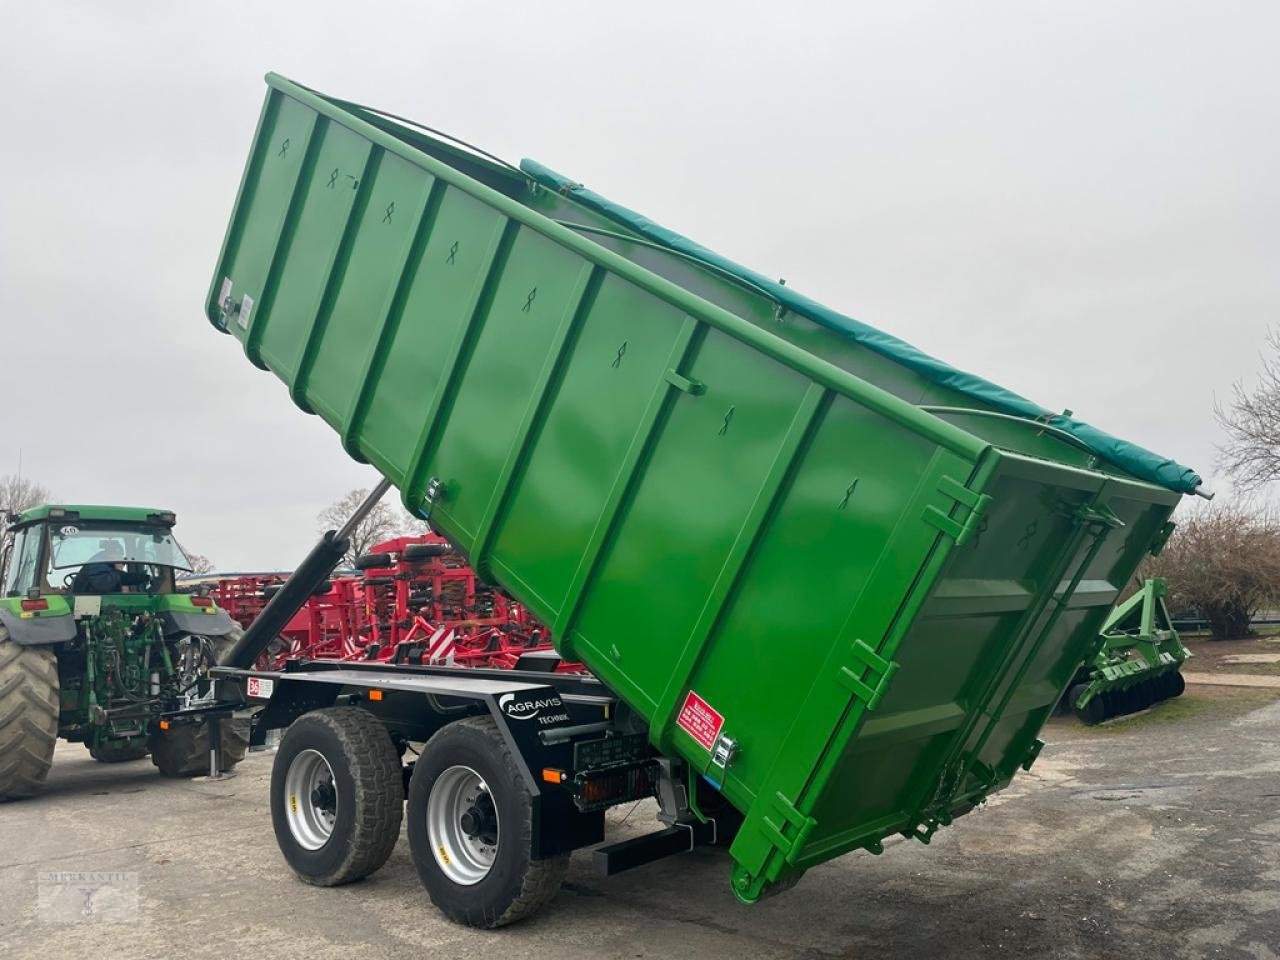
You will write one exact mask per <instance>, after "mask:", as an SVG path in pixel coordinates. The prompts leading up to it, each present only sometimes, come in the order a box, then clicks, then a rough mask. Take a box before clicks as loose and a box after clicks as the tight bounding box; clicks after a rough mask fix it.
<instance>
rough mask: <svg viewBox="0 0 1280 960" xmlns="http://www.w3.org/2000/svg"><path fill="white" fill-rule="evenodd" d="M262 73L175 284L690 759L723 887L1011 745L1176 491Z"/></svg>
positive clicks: (969, 771)
mask: <svg viewBox="0 0 1280 960" xmlns="http://www.w3.org/2000/svg"><path fill="white" fill-rule="evenodd" d="M268 83H269V91H268V96H267V100H266V104H265V107H264V109H263V112H262V115H261V119H260V122H259V126H258V130H257V134H256V138H255V141H254V145H253V148H252V152H251V155H250V158H249V162H248V165H247V167H246V171H245V175H244V179H243V182H242V184H241V188H240V193H239V195H238V198H237V201H236V206H235V210H234V213H233V216H232V219H231V223H230V226H229V228H228V232H227V237H226V241H225V244H224V248H223V251H222V254H221V258H220V262H219V264H218V268H217V271H216V273H215V276H214V280H213V284H212V288H211V290H210V293H209V297H208V300H207V304H206V308H207V313H208V316H209V319H210V320H211V321H212V322H213V323H214V324H215V325H216V326H218V327H219V328H220V329H224V330H226V331H227V332H229V333H231V334H234V335H235V337H236V338H237V339H238V340H239V341H240V342H241V343H242V344H243V347H244V350H245V352H246V354H247V355H248V357H249V359H250V360H251V361H252V362H253V363H255V364H257V365H258V366H260V367H262V368H265V369H268V370H270V371H272V372H273V373H275V374H276V375H277V376H278V377H279V378H280V379H281V380H283V381H284V382H285V384H286V385H287V386H288V389H289V392H290V394H291V396H292V398H293V400H294V402H295V403H296V404H297V405H298V406H299V407H301V408H302V409H303V410H306V411H308V412H314V413H316V414H318V415H319V416H320V417H322V418H323V419H324V420H325V421H326V422H327V423H329V424H330V425H331V426H332V427H333V428H334V429H335V430H336V431H337V432H338V433H339V435H340V437H341V441H342V444H343V445H344V447H345V449H346V450H347V452H348V453H349V454H350V455H351V456H353V457H356V458H358V459H360V460H364V461H368V462H370V463H372V464H374V465H375V466H376V467H377V469H379V470H380V471H381V472H382V473H383V474H384V475H386V476H387V477H388V478H390V479H391V480H392V481H393V482H394V483H395V485H396V486H397V487H398V488H399V490H400V492H401V495H402V497H403V500H404V502H405V504H406V505H407V506H408V507H409V508H410V509H411V510H414V511H415V512H424V511H426V510H428V509H429V510H430V517H431V521H432V523H433V524H434V525H435V526H436V527H437V528H438V529H440V530H441V531H443V532H444V533H445V534H447V535H448V536H449V537H450V538H451V539H453V540H454V541H455V542H456V543H457V544H458V545H459V546H460V547H461V548H462V549H463V550H464V551H465V552H466V553H467V554H468V555H469V557H470V559H471V562H472V563H473V564H474V565H475V566H476V567H477V568H478V569H480V570H481V571H482V572H484V573H487V574H488V575H490V576H492V577H493V578H494V579H495V580H497V581H498V582H500V583H501V584H503V585H504V586H505V587H506V588H508V589H509V590H510V591H511V592H512V593H513V594H514V595H515V596H516V597H518V598H519V599H520V600H521V601H523V602H525V603H526V604H528V606H529V607H530V608H531V609H532V610H533V611H534V612H535V613H536V614H537V615H538V616H539V617H540V618H542V619H543V620H544V621H545V622H547V623H548V624H551V625H552V627H553V633H554V635H555V637H556V640H557V644H558V646H559V649H560V651H561V652H562V653H563V654H564V655H566V656H567V657H570V658H575V659H580V660H582V661H584V662H585V663H586V664H587V665H588V666H589V667H590V669H591V670H592V671H593V672H594V673H595V674H596V675H597V676H599V677H600V678H601V679H602V680H603V681H604V682H606V683H607V684H608V685H609V686H610V687H611V688H612V689H613V690H614V691H615V692H616V693H617V694H618V695H619V696H621V697H622V698H623V699H624V700H625V701H626V702H627V703H628V704H629V705H630V706H632V707H633V708H634V709H635V710H636V711H638V712H639V713H640V714H641V715H643V717H645V718H646V719H647V721H648V722H649V724H650V726H651V738H652V740H653V742H654V743H655V745H656V746H657V747H659V748H660V749H662V750H664V751H667V752H670V753H674V754H678V755H681V756H683V757H685V758H686V759H687V760H688V761H689V763H690V765H691V767H692V768H693V769H694V770H695V771H696V772H697V773H698V774H702V775H705V776H706V777H707V778H708V779H709V780H711V781H712V782H713V783H715V784H717V785H719V787H720V789H721V790H722V792H723V794H724V795H725V796H726V797H727V798H728V799H729V801H731V802H732V803H733V804H734V805H735V806H736V807H737V808H738V809H739V810H741V811H742V812H743V813H744V814H745V822H744V824H743V827H742V829H741V830H740V832H739V833H738V836H737V838H736V839H735V841H734V843H733V846H732V848H731V853H732V856H733V858H734V860H735V866H734V877H733V887H734V890H735V893H736V894H737V895H738V896H739V897H741V898H742V899H744V900H753V899H755V898H756V897H758V896H759V895H760V894H761V893H762V892H764V891H765V890H766V889H768V888H769V887H770V886H771V885H773V884H775V883H777V882H779V881H782V880H786V879H789V878H790V877H793V876H795V875H797V874H798V873H799V872H800V871H802V870H803V869H805V868H807V867H810V866H812V865H814V864H817V863H821V862H823V861H825V860H828V859H830V858H832V857H835V856H838V855H840V854H842V853H845V852H847V851H850V850H855V849H867V850H871V851H873V852H879V850H880V846H881V841H882V840H883V839H884V838H886V837H888V836H891V835H894V834H897V833H904V834H907V835H909V836H916V837H918V838H920V839H922V840H926V841H927V840H928V838H929V836H930V835H931V834H932V833H933V831H934V830H935V829H936V828H937V827H938V826H940V825H944V824H947V823H949V822H950V821H951V819H952V818H953V817H954V816H955V815H956V813H958V812H962V811H964V810H967V809H968V808H969V807H971V806H972V805H973V804H974V803H977V802H980V801H981V800H982V799H983V798H984V797H985V796H986V795H987V794H988V793H990V792H992V791H993V790H997V789H999V788H1001V787H1002V786H1004V785H1005V784H1006V783H1007V782H1008V781H1009V780H1010V779H1011V778H1012V776H1013V775H1014V773H1015V771H1016V770H1017V769H1018V768H1019V767H1020V766H1028V765H1029V764H1030V763H1031V762H1032V761H1033V760H1034V759H1035V755H1036V753H1037V751H1038V749H1039V746H1040V743H1039V741H1038V740H1037V734H1038V733H1039V730H1040V728H1041V726H1042V724H1043V723H1044V721H1045V719H1046V718H1047V717H1048V716H1049V714H1050V712H1051V711H1052V710H1053V707H1054V705H1055V703H1057V701H1058V699H1059V698H1060V697H1061V695H1062V693H1063V690H1064V688H1065V687H1066V685H1067V683H1068V682H1069V681H1070V680H1071V678H1072V675H1073V674H1074V672H1075V670H1076V668H1077V666H1078V665H1079V664H1080V663H1081V662H1083V661H1084V660H1085V659H1086V658H1087V657H1088V656H1090V655H1091V654H1092V653H1093V652H1094V649H1095V647H1096V643H1097V637H1098V633H1099V629H1100V627H1101V626H1102V623H1103V620H1104V619H1105V617H1106V615H1107V613H1108V611H1109V610H1110V608H1111V606H1112V604H1113V603H1114V601H1115V599H1116V597H1117V595H1118V591H1119V588H1120V586H1121V585H1123V584H1124V583H1125V582H1126V581H1127V580H1128V578H1129V577H1130V576H1131V574H1132V573H1133V571H1134V569H1135V568H1136V566H1137V564H1138V562H1139V561H1140V560H1141V558H1142V557H1143V555H1144V554H1146V553H1147V552H1148V550H1149V549H1150V548H1151V547H1152V546H1153V545H1155V544H1157V543H1158V542H1159V541H1160V538H1161V537H1163V536H1167V531H1168V529H1169V524H1168V522H1167V521H1168V517H1169V514H1170V513H1171V511H1172V509H1173V507H1174V505H1175V504H1176V503H1177V502H1178V500H1179V494H1178V493H1176V492H1174V491H1172V490H1169V489H1165V488H1163V487H1160V486H1157V485H1154V484H1152V483H1149V482H1145V481H1142V480H1138V479H1136V478H1134V477H1132V476H1128V475H1126V474H1125V473H1124V471H1122V470H1120V469H1118V468H1115V467H1113V466H1110V465H1107V464H1105V463H1102V462H1100V460H1099V458H1098V457H1096V456H1093V455H1092V454H1090V453H1089V452H1088V451H1086V450H1083V449H1081V446H1080V445H1079V444H1078V443H1074V442H1071V440H1070V438H1068V437H1066V436H1065V435H1063V434H1061V433H1060V432H1059V431H1056V430H1055V429H1053V428H1052V427H1048V426H1045V425H1043V424H1036V423H1032V422H1028V421H1024V420H1019V419H1017V418H1015V417H1010V416H1006V415H1001V414H998V413H995V412H992V411H990V410H984V409H982V408H981V405H979V404H975V403H973V402H972V401H968V400H966V399H965V398H963V397H961V396H959V395H958V394H955V393H952V392H950V391H948V390H947V389H946V388H943V387H938V386H935V385H932V384H928V383H926V382H924V381H923V379H922V378H920V377H918V376H917V375H915V374H912V373H908V372H905V371H903V370H901V369H896V368H895V367H894V365H893V364H892V363H890V362H889V361H886V360H884V359H883V358H880V357H877V356H875V355H872V354H870V353H869V352H868V351H866V350H864V349H862V348H860V347H858V346H857V345H851V344H848V343H846V342H845V341H843V340H841V338H839V337H838V336H836V335H834V334H831V333H830V332H829V331H826V330H820V329H818V328H817V327H815V326H813V325H812V324H808V323H807V321H805V320H804V318H802V317H794V316H793V317H781V318H780V317H779V316H778V313H779V311H777V310H776V309H775V306H774V305H773V304H771V303H769V302H768V301H767V299H766V298H763V297H761V296H760V294H759V293H758V292H756V291H752V290H751V289H749V287H748V286H746V285H744V284H742V283H740V282H738V281H736V280H734V279H733V278H730V277H726V276H723V275H721V274H719V273H717V272H716V271H715V270H713V269H709V268H706V267H703V266H702V265H700V264H698V263H696V262H693V261H691V260H690V259H689V258H688V257H683V256H677V255H675V254H674V253H671V252H668V251H664V250H662V249H661V248H660V247H659V246H657V245H655V244H653V243H647V242H642V241H640V240H637V239H634V238H633V237H631V236H629V235H628V234H627V231H626V230H625V229H623V228H621V227H619V226H617V225H616V224H606V223H604V221H603V219H602V218H600V217H599V216H598V215H596V214H595V213H593V212H591V211H588V210H585V209H583V208H581V207H579V206H578V205H577V204H575V203H574V201H573V200H572V199H571V198H569V197H567V196H565V195H563V194H559V193H557V192H555V191H552V190H547V189H546V188H545V187H538V186H536V185H533V184H531V183H530V181H529V180H528V179H527V178H526V177H524V176H522V175H521V174H520V173H519V172H518V171H515V172H513V169H512V168H505V167H503V166H501V165H499V164H496V163H491V162H489V161H487V160H484V159H483V158H480V157H477V156H476V155H475V154H473V153H469V152H466V151H463V150H459V149H457V148H456V147H453V146H450V145H447V144H444V143H442V142H441V141H439V140H437V139H435V138H431V137H427V136H425V135H423V134H421V133H419V132H417V131H415V130H412V129H410V128H409V127H408V126H405V125H403V124H399V123H396V122H394V121H393V120H391V119H388V118H387V117H385V116H382V115H380V114H376V113H373V112H370V111H368V110H367V109H363V108H359V107H357V106H355V105H353V104H348V103H345V102H343V101H337V100H333V99H330V98H326V97H323V96H321V95H319V94H316V93H315V92H313V91H310V90H308V89H306V88H303V87H299V86H297V85H295V84H292V83H291V82H289V81H287V80H284V79H283V78H280V77H277V76H274V75H271V76H269V77H268ZM432 491H434V496H431V492H432ZM718 737H724V738H728V739H730V740H732V741H733V742H734V744H736V749H735V751H734V752H733V754H732V756H731V757H730V758H729V761H728V763H727V766H726V767H725V768H721V767H720V766H719V765H717V764H716V763H714V762H713V759H712V757H713V754H712V750H711V749H710V747H711V746H712V745H714V744H715V743H716V742H717V738H718Z"/></svg>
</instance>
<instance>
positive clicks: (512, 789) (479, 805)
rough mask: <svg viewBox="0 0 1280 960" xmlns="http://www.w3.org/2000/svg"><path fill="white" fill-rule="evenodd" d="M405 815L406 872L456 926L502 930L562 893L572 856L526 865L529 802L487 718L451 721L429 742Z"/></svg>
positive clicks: (530, 825) (508, 750)
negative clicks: (409, 860)
mask: <svg viewBox="0 0 1280 960" xmlns="http://www.w3.org/2000/svg"><path fill="white" fill-rule="evenodd" d="M407 806H408V823H409V830H408V832H409V850H410V853H411V855H412V857H413V865H414V866H415V867H417V869H418V877H419V878H420V879H421V880H422V885H423V886H424V887H426V888H427V893H428V894H429V895H430V897H431V902H432V903H434V904H435V905H436V906H437V907H438V908H439V909H440V911H441V912H442V913H443V914H444V915H445V916H446V917H448V918H449V919H450V920H453V921H454V922H455V923H464V924H467V925H468V926H472V927H481V928H483V929H492V928H494V927H501V926H505V925H506V924H508V923H514V922H515V921H517V920H520V919H522V918H524V917H527V916H531V915H532V914H534V913H537V911H538V910H540V909H541V908H542V907H544V906H545V905H546V904H547V903H548V902H549V901H550V900H551V898H552V897H554V896H555V895H556V892H557V891H559V889H560V884H561V882H562V881H563V880H564V877H565V873H566V872H567V871H568V869H569V854H567V853H563V854H559V855H557V856H553V857H547V858H545V859H542V860H534V859H533V857H532V851H533V795H532V794H531V793H530V792H529V787H528V785H527V784H526V783H525V781H524V777H523V776H522V774H521V773H520V768H519V767H518V766H517V764H516V760H515V758H514V757H513V756H512V755H511V748H510V747H509V746H508V745H507V742H506V740H505V739H504V738H503V736H502V734H501V733H500V732H499V730H498V727H497V725H496V724H495V723H494V722H493V720H492V719H491V718H489V717H469V718H467V719H465V720H458V721H455V722H454V723H450V724H448V725H447V726H445V727H444V728H443V729H441V730H440V731H439V732H438V733H436V735H435V736H433V737H432V738H431V739H430V740H429V741H427V744H426V746H425V747H424V748H423V750H422V755H421V756H420V757H419V758H418V761H417V763H415V764H414V768H413V776H412V777H411V778H410V780H409V798H408V803H407Z"/></svg>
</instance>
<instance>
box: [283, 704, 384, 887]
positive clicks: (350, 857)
mask: <svg viewBox="0 0 1280 960" xmlns="http://www.w3.org/2000/svg"><path fill="white" fill-rule="evenodd" d="M296 722H299V723H301V722H311V723H323V724H324V725H325V726H327V727H328V728H329V729H330V730H331V731H332V732H333V734H334V735H335V736H336V737H337V738H338V741H339V742H340V743H341V744H342V750H343V754H344V756H345V757H346V758H347V759H348V764H347V766H348V769H349V770H350V772H351V775H352V780H353V782H354V785H355V795H356V803H355V807H356V811H357V812H356V817H357V819H356V823H355V826H354V829H353V831H352V836H351V843H350V844H349V845H348V847H347V851H346V856H345V857H343V859H342V862H341V864H339V866H338V867H337V868H335V869H334V870H333V871H332V872H331V873H329V874H326V875H325V876H324V877H308V876H304V875H302V874H298V878H299V879H301V880H302V881H304V882H305V883H309V884H312V885H313V886H318V887H336V886H340V885H341V884H344V883H351V882H352V881H354V880H360V879H362V878H364V877H367V876H368V875H369V874H371V873H373V872H374V871H375V870H377V869H378V868H379V867H381V866H382V865H383V864H384V863H386V862H387V859H388V858H389V857H390V856H391V851H392V850H394V849H395V845H396V841H397V840H399V839H400V823H401V821H402V820H403V818H404V775H403V773H402V772H401V764H400V756H399V754H397V753H396V748H395V745H394V744H393V743H392V742H391V737H390V735H389V734H388V733H387V728H386V727H385V726H383V725H382V723H381V721H379V720H378V719H377V718H376V717H374V716H373V714H371V713H369V711H367V710H362V709H361V708H360V707H331V708H328V709H326V710H317V711H316V712H314V713H309V714H305V715H304V716H303V717H302V718H301V719H300V720H298V721H296Z"/></svg>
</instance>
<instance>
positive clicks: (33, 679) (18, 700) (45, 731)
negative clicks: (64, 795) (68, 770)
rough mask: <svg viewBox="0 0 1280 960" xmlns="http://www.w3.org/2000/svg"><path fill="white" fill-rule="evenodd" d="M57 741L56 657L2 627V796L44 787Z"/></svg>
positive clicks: (26, 794) (13, 797) (14, 796)
mask: <svg viewBox="0 0 1280 960" xmlns="http://www.w3.org/2000/svg"><path fill="white" fill-rule="evenodd" d="M57 739H58V661H57V659H56V657H55V656H54V652H53V649H52V648H50V647H24V646H21V645H20V644H17V643H14V642H13V641H12V640H10V639H9V634H8V632H7V631H6V630H5V629H4V627H0V800H17V799H18V798H20V797H29V796H31V795H32V794H34V793H37V792H38V791H39V790H40V787H41V786H42V785H43V784H44V778H45V777H46V776H48V774H49V767H50V766H52V764H53V746H54V744H55V743H56V742H57Z"/></svg>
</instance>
